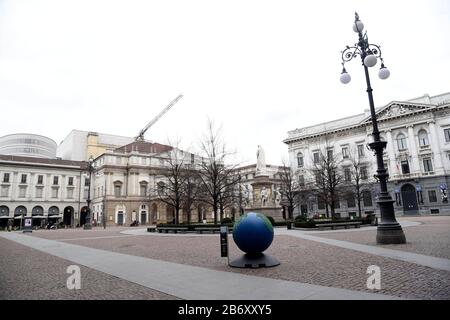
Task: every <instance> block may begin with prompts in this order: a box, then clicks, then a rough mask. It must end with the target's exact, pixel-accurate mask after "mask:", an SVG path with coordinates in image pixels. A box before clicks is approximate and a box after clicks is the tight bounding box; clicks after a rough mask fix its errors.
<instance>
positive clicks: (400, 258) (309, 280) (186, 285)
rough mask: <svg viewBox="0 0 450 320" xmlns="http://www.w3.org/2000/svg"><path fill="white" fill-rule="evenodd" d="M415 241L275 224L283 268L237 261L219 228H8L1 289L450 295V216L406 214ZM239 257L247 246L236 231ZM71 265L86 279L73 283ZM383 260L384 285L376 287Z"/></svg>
mask: <svg viewBox="0 0 450 320" xmlns="http://www.w3.org/2000/svg"><path fill="white" fill-rule="evenodd" d="M399 221H400V222H401V223H402V225H403V226H404V231H405V234H406V237H407V241H408V243H407V244H404V245H383V246H378V245H376V244H375V235H376V230H375V228H373V227H363V228H361V229H348V230H335V231H333V232H331V231H323V232H322V231H304V230H287V229H285V228H276V229H275V238H274V241H273V244H272V246H271V247H270V248H269V249H268V250H267V253H268V254H270V255H272V256H274V257H275V258H277V259H278V260H279V261H280V262H281V265H280V266H278V267H275V268H261V269H235V268H230V267H228V266H227V260H226V258H221V257H220V249H219V235H217V234H215V235H207V234H205V235H197V234H176V235H174V234H167V235H166V234H155V233H148V232H146V230H145V229H143V228H119V227H112V228H107V229H106V230H104V229H100V228H94V229H93V230H80V229H65V230H39V231H34V232H33V233H32V234H23V233H20V232H1V233H0V246H1V247H0V248H1V249H0V268H1V269H0V270H2V271H1V272H0V288H1V289H0V299H345V300H346V299H398V298H400V299H449V298H450V260H449V257H450V217H445V216H439V217H415V218H411V217H407V218H406V217H404V218H399ZM229 244H230V258H231V259H233V258H236V257H238V256H239V255H240V254H241V253H240V251H239V249H238V248H237V247H236V245H235V244H234V242H233V240H232V237H231V235H230V238H229ZM70 265H78V266H80V268H81V289H80V290H68V289H67V287H66V280H67V278H68V277H69V274H67V273H66V269H67V267H68V266H70ZM371 265H376V266H379V267H380V270H381V289H379V290H374V289H368V288H367V278H368V277H369V275H368V274H367V268H368V267H369V266H371Z"/></svg>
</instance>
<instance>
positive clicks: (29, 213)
mask: <svg viewBox="0 0 450 320" xmlns="http://www.w3.org/2000/svg"><path fill="white" fill-rule="evenodd" d="M88 186H89V178H88V175H87V163H86V162H80V161H67V160H58V159H44V158H34V157H21V156H10V155H0V227H5V226H6V225H7V223H8V220H10V221H12V222H13V224H14V225H15V226H20V225H21V223H22V220H23V218H24V217H32V218H33V225H35V226H42V225H45V224H47V223H48V222H50V223H59V222H62V223H63V224H64V225H66V226H76V225H78V224H79V221H80V219H83V218H85V214H86V204H87V203H86V199H87V193H88Z"/></svg>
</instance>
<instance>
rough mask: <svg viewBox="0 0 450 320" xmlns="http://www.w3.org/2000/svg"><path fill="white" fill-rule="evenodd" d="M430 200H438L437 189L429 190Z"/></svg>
mask: <svg viewBox="0 0 450 320" xmlns="http://www.w3.org/2000/svg"><path fill="white" fill-rule="evenodd" d="M428 201H429V202H437V195H436V190H428Z"/></svg>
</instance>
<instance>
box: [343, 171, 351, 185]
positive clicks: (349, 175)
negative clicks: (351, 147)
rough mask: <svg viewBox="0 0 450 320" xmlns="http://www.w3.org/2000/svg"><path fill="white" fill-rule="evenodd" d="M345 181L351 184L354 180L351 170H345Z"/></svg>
mask: <svg viewBox="0 0 450 320" xmlns="http://www.w3.org/2000/svg"><path fill="white" fill-rule="evenodd" d="M344 180H345V182H350V181H351V180H352V174H351V171H350V168H344Z"/></svg>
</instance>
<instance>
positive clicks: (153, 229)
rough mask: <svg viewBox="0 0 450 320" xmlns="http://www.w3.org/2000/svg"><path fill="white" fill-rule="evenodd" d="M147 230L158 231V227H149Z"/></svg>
mask: <svg viewBox="0 0 450 320" xmlns="http://www.w3.org/2000/svg"><path fill="white" fill-rule="evenodd" d="M147 232H156V227H148V228H147Z"/></svg>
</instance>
